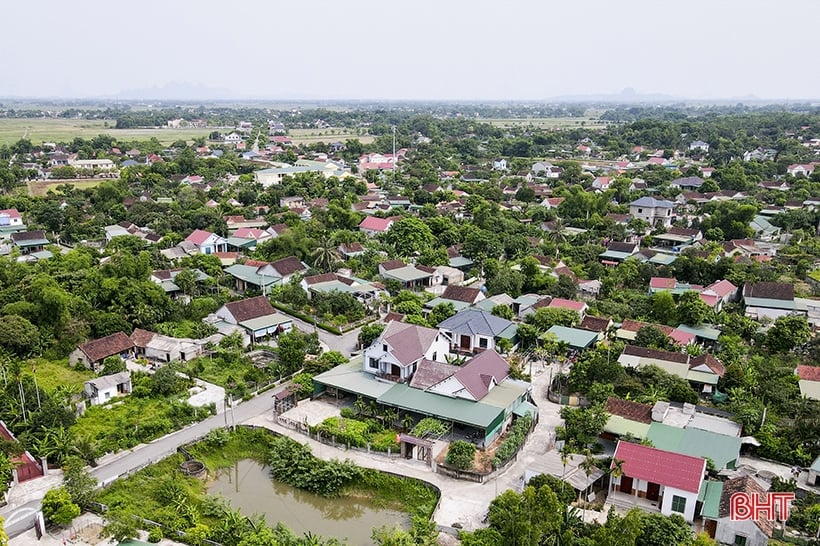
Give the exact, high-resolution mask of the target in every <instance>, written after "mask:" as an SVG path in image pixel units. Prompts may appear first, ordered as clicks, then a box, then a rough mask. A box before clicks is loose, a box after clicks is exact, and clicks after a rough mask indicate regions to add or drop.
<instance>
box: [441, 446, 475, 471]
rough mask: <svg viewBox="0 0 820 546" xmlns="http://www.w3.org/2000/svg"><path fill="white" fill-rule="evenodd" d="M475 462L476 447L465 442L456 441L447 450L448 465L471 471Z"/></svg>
mask: <svg viewBox="0 0 820 546" xmlns="http://www.w3.org/2000/svg"><path fill="white" fill-rule="evenodd" d="M474 460H475V445H474V444H472V443H471V442H467V441H464V440H456V441H455V442H453V443H451V444H450V449H448V450H447V464H448V465H450V466H454V467H456V468H458V469H459V470H469V469H471V468H472V467H473V461H474Z"/></svg>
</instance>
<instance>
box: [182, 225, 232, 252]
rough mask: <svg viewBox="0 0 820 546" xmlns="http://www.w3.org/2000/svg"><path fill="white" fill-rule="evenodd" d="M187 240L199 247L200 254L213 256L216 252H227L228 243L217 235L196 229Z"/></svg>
mask: <svg viewBox="0 0 820 546" xmlns="http://www.w3.org/2000/svg"><path fill="white" fill-rule="evenodd" d="M185 240H186V241H187V242H189V243H191V244H193V245H194V246H196V247H197V249H198V250H199V252H200V254H213V253H215V252H227V250H228V241H227V240H225V239H224V238H222V237H220V236H219V235H217V234H216V233H211V232H210V231H205V230H203V229H195V230H194V231H193V233H191V234H190V235H188V237H186V238H185Z"/></svg>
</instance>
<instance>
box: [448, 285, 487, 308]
mask: <svg viewBox="0 0 820 546" xmlns="http://www.w3.org/2000/svg"><path fill="white" fill-rule="evenodd" d="M480 295H481V290H479V289H478V288H470V287H469V286H455V285H453V284H451V285H449V286H448V287H447V288H445V289H444V292H443V293H442V294H441V298H442V299H445V300H453V301H463V302H464V303H470V304H472V303H475V301H476V298H478V296H480Z"/></svg>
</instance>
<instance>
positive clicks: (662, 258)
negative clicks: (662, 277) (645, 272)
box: [649, 252, 678, 265]
mask: <svg viewBox="0 0 820 546" xmlns="http://www.w3.org/2000/svg"><path fill="white" fill-rule="evenodd" d="M677 259H678V257H677V256H675V255H674V254H663V253H661V252H658V253H657V254H655V255H654V256H652V257H651V258H649V263H651V264H658V265H669V264H671V263H672V262H674V261H675V260H677Z"/></svg>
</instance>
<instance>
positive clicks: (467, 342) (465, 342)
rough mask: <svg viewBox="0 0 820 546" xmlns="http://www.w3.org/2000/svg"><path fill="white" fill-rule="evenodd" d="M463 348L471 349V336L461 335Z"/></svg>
mask: <svg viewBox="0 0 820 546" xmlns="http://www.w3.org/2000/svg"><path fill="white" fill-rule="evenodd" d="M461 348H462V349H464V350H466V351H469V350H470V336H461Z"/></svg>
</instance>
